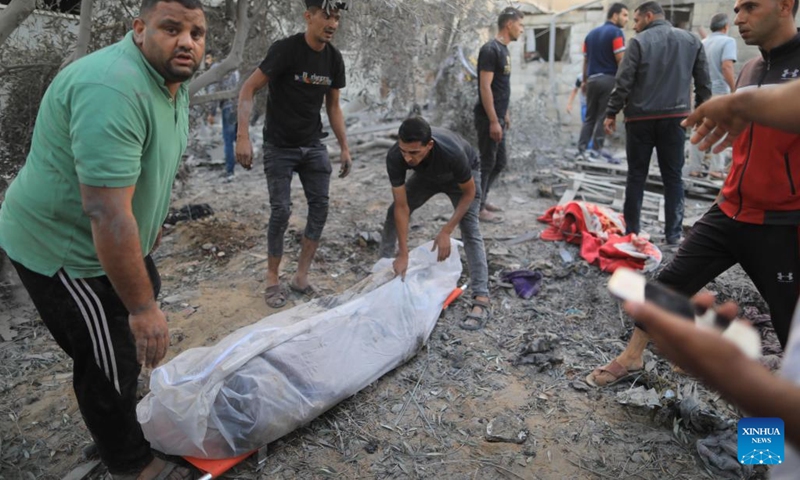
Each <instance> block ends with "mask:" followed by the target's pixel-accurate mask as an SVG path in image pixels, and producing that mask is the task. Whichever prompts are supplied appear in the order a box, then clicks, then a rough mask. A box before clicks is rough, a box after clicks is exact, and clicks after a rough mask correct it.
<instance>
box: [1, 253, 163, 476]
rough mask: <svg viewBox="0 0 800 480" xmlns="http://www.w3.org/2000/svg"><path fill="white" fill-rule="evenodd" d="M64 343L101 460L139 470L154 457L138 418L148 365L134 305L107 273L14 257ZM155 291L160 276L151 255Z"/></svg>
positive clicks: (125, 470)
mask: <svg viewBox="0 0 800 480" xmlns="http://www.w3.org/2000/svg"><path fill="white" fill-rule="evenodd" d="M11 263H12V264H13V265H14V268H15V269H16V270H17V273H18V274H19V278H20V280H21V281H22V284H23V285H24V286H25V289H26V290H27V291H28V294H29V295H30V297H31V300H33V304H34V305H35V306H36V310H38V312H39V315H41V317H42V320H43V321H44V323H45V325H46V326H47V329H48V330H50V333H51V334H52V335H53V338H54V339H55V341H56V343H58V346H59V347H61V348H62V349H63V350H64V352H66V353H67V355H69V356H70V358H72V362H73V375H72V387H73V389H74V390H75V397H76V398H77V400H78V407H79V408H80V411H81V415H82V416H83V420H84V422H85V423H86V426H87V427H88V429H89V432H90V433H91V434H92V438H93V439H94V442H95V444H96V445H97V448H98V450H99V452H100V458H101V459H102V460H103V463H104V464H105V465H106V467H107V468H108V471H109V472H110V473H112V474H130V473H137V472H139V471H141V470H142V469H143V468H144V467H145V466H146V465H147V464H148V463H150V461H152V459H153V455H152V453H151V451H150V443H148V441H147V440H146V439H145V438H144V434H143V433H142V428H141V426H140V425H139V422H138V420H137V419H136V383H137V379H138V378H139V372H140V371H141V369H142V367H141V365H139V362H137V360H136V343H135V341H134V338H133V334H132V333H131V330H130V326H129V324H128V310H127V309H126V308H125V306H124V305H123V304H122V300H120V298H119V297H118V296H117V293H116V292H115V291H114V287H113V286H112V285H111V282H110V281H109V279H108V277H105V276H103V277H94V278H81V279H73V278H70V277H69V276H68V275H67V274H66V273H65V272H64V270H60V271H58V272H57V273H56V274H55V275H54V276H52V277H48V276H45V275H40V274H38V273H36V272H33V271H31V270H28V269H27V268H25V267H24V266H23V265H20V264H19V263H16V262H14V261H12V262H11ZM145 265H146V266H147V271H148V274H149V275H150V281H151V282H152V283H153V293H154V294H155V295H156V296H157V295H158V292H159V290H160V289H161V279H160V277H159V275H158V271H157V270H156V267H155V264H153V260H152V259H151V258H150V257H149V256H148V257H146V258H145Z"/></svg>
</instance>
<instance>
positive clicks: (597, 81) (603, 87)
mask: <svg viewBox="0 0 800 480" xmlns="http://www.w3.org/2000/svg"><path fill="white" fill-rule="evenodd" d="M615 80H616V79H615V78H614V75H598V76H596V77H592V78H590V79H589V80H587V81H586V120H584V122H583V127H581V136H580V139H579V140H578V150H579V151H581V152H583V151H584V150H586V148H587V147H588V145H589V142H592V148H593V149H594V150H597V151H598V152H599V151H600V149H602V148H603V142H604V141H605V138H606V136H605V135H606V132H605V128H604V127H603V120H604V119H605V118H606V107H608V98H609V97H610V96H611V91H612V90H614V83H615Z"/></svg>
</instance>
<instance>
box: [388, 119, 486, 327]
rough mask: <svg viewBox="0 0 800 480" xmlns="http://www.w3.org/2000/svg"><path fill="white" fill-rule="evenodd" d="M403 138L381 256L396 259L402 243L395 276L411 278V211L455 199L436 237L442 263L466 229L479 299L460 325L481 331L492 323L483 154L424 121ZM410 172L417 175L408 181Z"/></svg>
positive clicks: (391, 164) (395, 154)
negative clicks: (483, 227) (483, 228)
mask: <svg viewBox="0 0 800 480" xmlns="http://www.w3.org/2000/svg"><path fill="white" fill-rule="evenodd" d="M398 136H399V137H400V140H399V141H398V142H397V143H396V144H394V146H392V148H390V149H389V153H388V154H387V155H386V171H387V172H388V173H389V181H390V182H391V184H392V195H393V196H394V203H393V204H392V205H391V206H390V207H389V210H388V212H386V222H385V223H384V225H383V235H382V241H381V256H382V257H385V258H391V257H392V256H393V255H394V251H395V244H396V243H398V239H399V243H400V251H399V253H398V254H397V257H396V258H395V260H394V271H395V273H397V274H398V275H401V276H403V277H404V278H405V274H406V269H407V268H408V221H409V218H410V217H411V212H413V211H414V210H416V209H417V208H419V207H421V206H422V205H424V204H425V202H427V201H428V200H429V199H430V198H431V197H432V196H434V195H436V194H437V193H444V194H445V195H447V196H448V197H450V201H451V202H452V203H453V207H455V211H454V212H453V216H452V217H450V220H449V221H448V222H447V223H446V224H445V225H444V227H442V230H441V231H440V232H439V234H438V235H436V239H435V240H434V248H435V249H438V251H439V255H438V259H439V261H440V262H441V261H444V260H445V259H447V258H448V257H449V256H450V236H451V235H452V234H453V231H454V230H455V229H456V225H459V226H460V227H461V237H462V239H463V241H464V251H465V252H466V254H467V265H468V266H469V274H470V288H471V289H472V295H473V300H472V311H471V312H470V313H469V314H467V318H466V319H465V320H464V321H462V322H461V323H460V324H459V326H460V327H461V328H464V329H467V330H478V329H480V328H482V327H483V325H484V324H485V323H486V320H488V318H489V268H488V266H487V264H486V251H485V250H484V247H483V237H482V236H481V232H480V229H479V228H478V212H479V211H480V204H481V172H480V162H479V160H478V155H477V153H476V152H475V149H473V148H472V146H470V145H469V144H468V143H467V142H466V141H465V140H464V139H463V138H461V137H460V136H458V135H456V134H455V133H453V132H451V131H449V130H445V129H441V128H435V129H433V130H431V127H430V125H428V122H426V121H425V120H424V119H423V118H421V117H414V118H409V119H407V120H406V121H404V122H403V124H402V125H400V131H399V133H398ZM408 170H413V171H414V174H413V175H412V176H411V178H409V179H408V180H406V172H407V171H408Z"/></svg>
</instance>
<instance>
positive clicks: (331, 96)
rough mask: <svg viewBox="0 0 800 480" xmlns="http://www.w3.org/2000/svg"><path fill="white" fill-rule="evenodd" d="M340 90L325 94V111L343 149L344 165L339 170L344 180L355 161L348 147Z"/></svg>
mask: <svg viewBox="0 0 800 480" xmlns="http://www.w3.org/2000/svg"><path fill="white" fill-rule="evenodd" d="M339 95H340V92H339V89H338V88H331V89H330V90H328V93H326V94H325V110H326V111H327V112H328V120H329V121H330V122H331V129H332V130H333V134H334V135H336V140H337V141H338V142H339V148H340V149H341V152H342V153H341V161H342V165H341V167H340V168H339V178H344V177H346V176H347V175H348V174H349V173H350V167H351V166H352V165H353V159H352V158H351V157H350V147H349V146H348V145H347V127H346V126H345V122H344V113H342V107H341V105H340V104H339Z"/></svg>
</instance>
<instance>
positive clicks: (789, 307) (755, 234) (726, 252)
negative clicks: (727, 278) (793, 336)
mask: <svg viewBox="0 0 800 480" xmlns="http://www.w3.org/2000/svg"><path fill="white" fill-rule="evenodd" d="M737 263H738V264H740V265H741V266H742V269H744V271H745V273H747V276H748V277H750V280H752V281H753V284H754V285H755V286H756V288H757V289H758V292H759V293H760V294H761V296H762V297H763V298H764V301H766V302H767V305H769V313H770V317H771V318H772V326H773V328H774V329H775V333H776V334H777V336H778V340H779V341H780V342H781V346H783V347H784V348H785V347H786V342H787V341H788V339H789V327H790V326H791V322H792V315H793V312H794V309H795V305H796V304H797V299H798V293H800V288H799V287H800V283H799V282H800V242H798V227H797V226H786V225H756V224H752V223H743V222H737V221H736V220H732V219H731V218H729V217H728V216H727V215H725V214H724V213H723V212H722V210H720V209H719V207H718V206H717V205H714V206H712V207H711V209H710V210H709V211H708V212H706V214H705V215H703V218H701V219H700V220H699V221H698V222H697V223H695V224H694V226H693V227H692V230H691V231H690V232H689V233H688V234H687V235H686V239H685V240H684V241H683V243H681V246H680V248H678V253H677V254H676V255H675V258H674V259H673V260H672V262H670V263H669V265H667V266H666V268H664V270H662V271H661V273H659V275H658V281H659V282H661V283H663V284H664V285H666V286H668V287H670V288H672V289H673V290H676V291H678V292H681V293H683V294H684V295H687V296H692V295H694V294H695V293H697V292H698V291H700V289H701V288H703V287H704V286H706V284H707V283H708V282H710V281H712V280H713V279H715V278H716V277H717V276H718V275H719V274H721V273H722V272H724V271H726V270H728V269H729V268H731V267H732V266H734V265H736V264H737Z"/></svg>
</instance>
